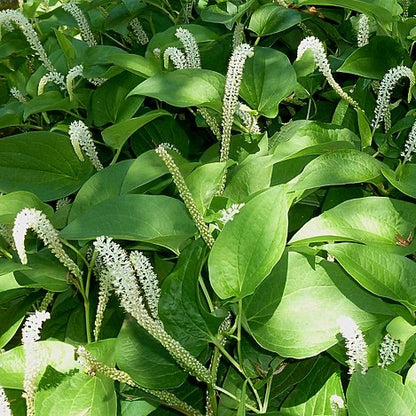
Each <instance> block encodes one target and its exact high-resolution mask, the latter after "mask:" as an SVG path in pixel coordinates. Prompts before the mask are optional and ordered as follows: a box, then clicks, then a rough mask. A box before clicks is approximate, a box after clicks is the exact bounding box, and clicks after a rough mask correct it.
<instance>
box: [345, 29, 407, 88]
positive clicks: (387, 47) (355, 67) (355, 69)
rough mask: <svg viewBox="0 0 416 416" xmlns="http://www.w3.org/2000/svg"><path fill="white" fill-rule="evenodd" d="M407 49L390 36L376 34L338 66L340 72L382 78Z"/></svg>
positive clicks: (401, 58)
mask: <svg viewBox="0 0 416 416" xmlns="http://www.w3.org/2000/svg"><path fill="white" fill-rule="evenodd" d="M406 56H407V53H406V50H405V49H404V48H403V46H401V45H400V44H399V43H398V42H396V41H395V40H394V39H393V38H391V37H389V36H374V37H373V38H371V39H370V42H369V43H368V45H365V46H363V47H361V48H358V49H357V50H355V51H354V52H353V53H352V54H351V55H350V56H349V57H348V58H347V59H346V60H345V61H344V63H343V64H342V65H341V67H340V68H338V70H337V71H338V72H345V73H347V74H354V75H359V76H362V77H366V78H371V79H380V80H381V79H382V78H383V76H384V75H385V74H386V72H387V71H388V70H389V69H391V68H394V67H396V66H398V65H400V64H402V62H403V59H404V58H405V57H406Z"/></svg>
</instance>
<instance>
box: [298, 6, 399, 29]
mask: <svg viewBox="0 0 416 416" xmlns="http://www.w3.org/2000/svg"><path fill="white" fill-rule="evenodd" d="M297 4H298V5H299V6H304V5H307V4H311V5H315V6H337V7H342V8H345V9H351V10H355V11H357V12H360V13H363V14H366V15H368V16H374V17H375V18H376V19H377V20H379V21H380V23H383V24H385V25H386V24H389V23H391V22H392V19H393V17H394V16H397V15H399V14H400V11H401V9H400V7H399V6H398V4H397V1H396V0H316V1H312V0H300V1H299V2H298V3H297Z"/></svg>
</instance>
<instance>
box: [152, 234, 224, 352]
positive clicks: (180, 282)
mask: <svg viewBox="0 0 416 416" xmlns="http://www.w3.org/2000/svg"><path fill="white" fill-rule="evenodd" d="M205 248H206V245H205V244H204V243H203V242H202V241H200V240H197V241H194V242H192V243H191V244H190V245H189V246H188V247H187V248H185V249H184V251H183V252H182V253H181V255H180V256H179V259H178V263H177V265H176V267H175V269H174V270H173V272H172V273H171V274H170V275H169V276H168V277H167V278H166V279H165V280H164V282H163V286H162V294H161V297H160V301H159V315H160V317H161V319H162V321H163V323H164V326H165V329H166V330H167V331H168V332H169V333H170V334H171V335H172V336H173V337H174V338H175V339H178V340H180V342H181V344H182V345H183V346H184V347H185V348H186V349H187V350H188V351H190V352H191V353H192V354H194V355H198V354H200V353H201V352H202V350H203V349H204V348H205V347H206V346H207V343H208V342H210V341H211V340H212V339H213V337H215V335H216V333H217V331H218V326H219V325H220V324H221V322H222V320H223V318H218V317H214V316H213V315H211V314H209V313H208V312H207V311H206V310H205V309H204V308H203V307H202V305H201V303H200V299H199V295H198V286H199V283H198V278H199V276H200V272H201V268H202V266H203V264H204V262H205V257H206V253H205Z"/></svg>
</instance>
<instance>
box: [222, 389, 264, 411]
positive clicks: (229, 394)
mask: <svg viewBox="0 0 416 416" xmlns="http://www.w3.org/2000/svg"><path fill="white" fill-rule="evenodd" d="M215 390H217V391H219V392H221V393H223V394H225V395H226V396H228V397H231V399H233V400H235V401H236V402H238V403H240V402H241V400H240V399H239V398H238V397H236V396H234V394H232V393H230V392H229V391H228V390H225V389H223V388H222V387H219V386H215ZM245 406H246V407H247V409H249V410H251V411H252V412H254V413H256V414H260V413H261V411H259V410H258V409H256V408H255V407H253V406H251V405H249V404H247V403H246V404H245Z"/></svg>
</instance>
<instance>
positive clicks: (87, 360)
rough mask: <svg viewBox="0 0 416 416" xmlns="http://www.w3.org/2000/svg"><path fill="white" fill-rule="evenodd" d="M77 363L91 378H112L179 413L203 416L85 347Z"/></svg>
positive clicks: (81, 348) (81, 347) (176, 398)
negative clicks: (94, 355) (148, 395)
mask: <svg viewBox="0 0 416 416" xmlns="http://www.w3.org/2000/svg"><path fill="white" fill-rule="evenodd" d="M76 355H77V361H78V362H79V363H80V364H81V365H82V366H83V367H84V369H85V371H86V372H87V373H88V374H90V375H91V376H95V375H96V373H97V372H98V373H101V374H102V375H104V376H106V377H108V378H110V379H111V380H114V381H119V382H120V383H125V384H127V385H128V386H130V387H136V388H138V389H140V390H142V391H144V392H146V393H149V394H151V395H152V396H155V397H157V398H158V399H159V400H161V401H162V402H163V403H164V404H166V405H167V406H169V407H171V408H172V409H175V410H177V411H179V412H180V413H182V414H184V415H187V416H202V415H201V413H200V412H199V411H198V410H196V409H194V408H193V407H192V406H190V405H189V404H187V403H185V402H183V401H182V400H180V399H179V398H178V397H176V396H175V395H174V394H173V393H170V392H167V391H164V390H155V389H148V388H146V387H142V386H140V385H138V384H137V383H136V382H135V381H134V380H133V379H132V378H131V377H130V376H129V375H128V374H127V373H125V372H124V371H120V370H117V369H116V368H112V367H108V366H106V365H104V364H103V363H101V362H100V361H98V360H97V359H96V358H95V357H93V356H92V355H91V354H90V353H89V352H88V351H87V350H86V349H85V347H83V346H79V347H78V348H77V350H76Z"/></svg>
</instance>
